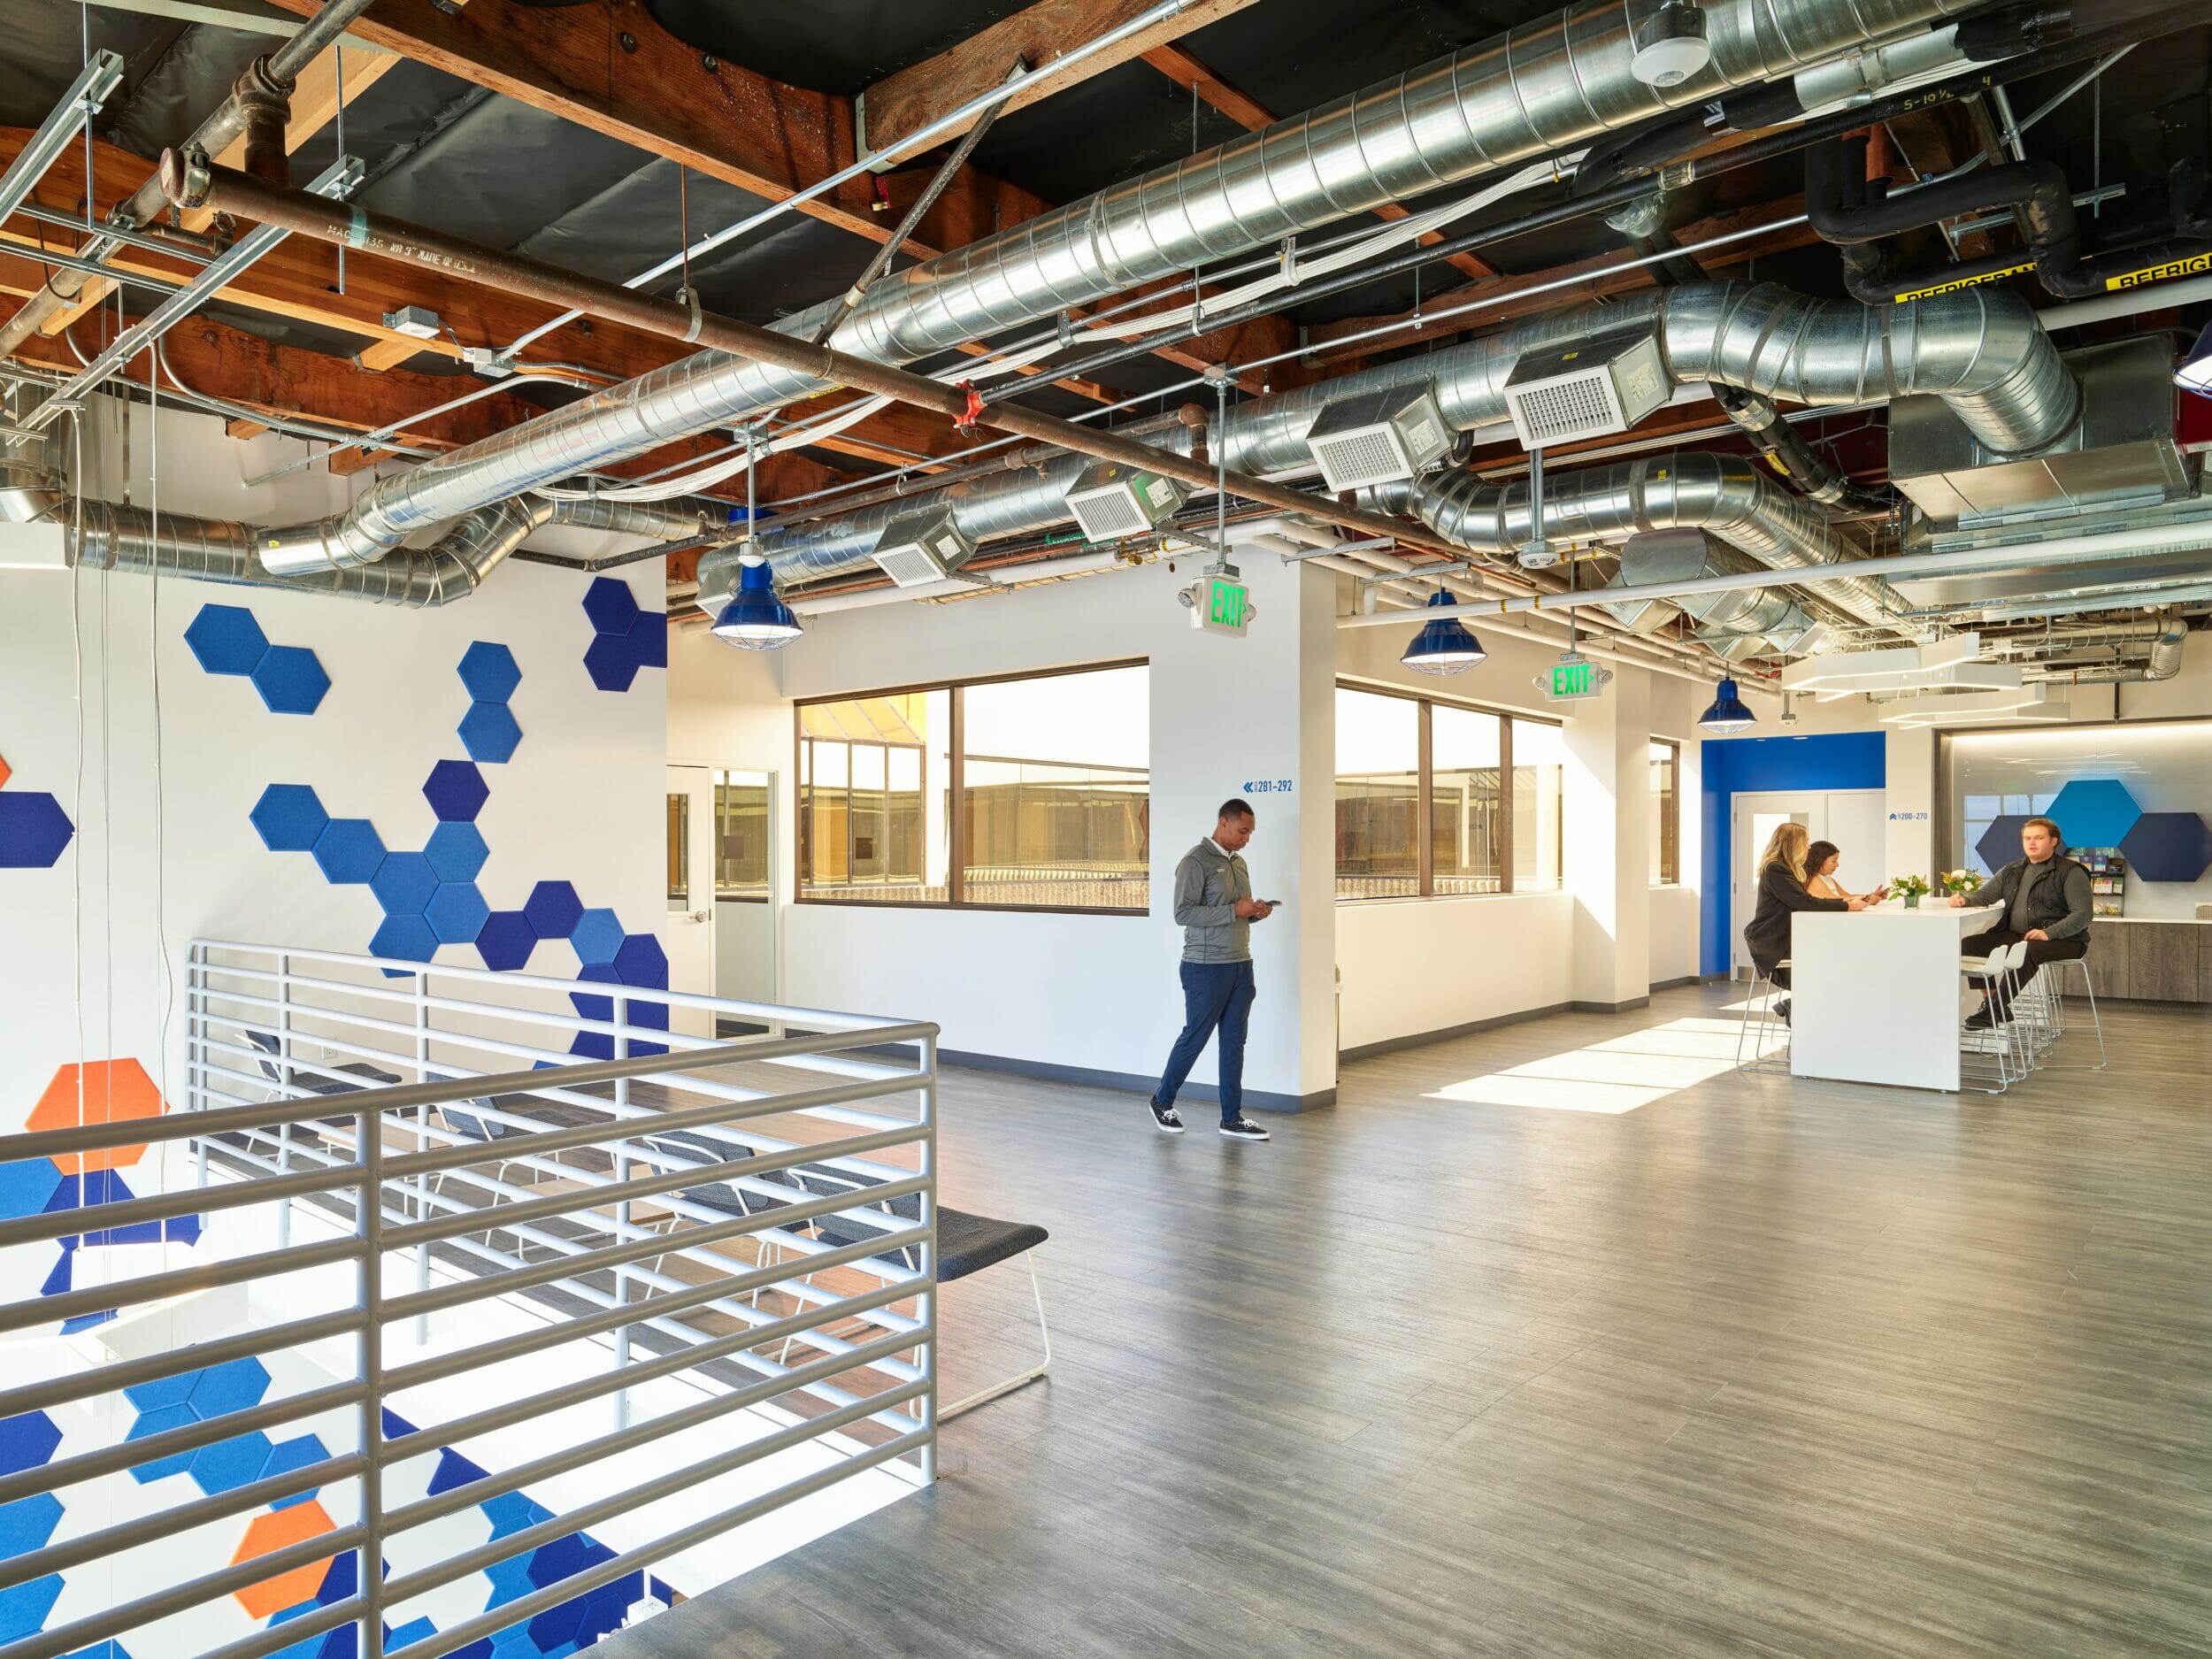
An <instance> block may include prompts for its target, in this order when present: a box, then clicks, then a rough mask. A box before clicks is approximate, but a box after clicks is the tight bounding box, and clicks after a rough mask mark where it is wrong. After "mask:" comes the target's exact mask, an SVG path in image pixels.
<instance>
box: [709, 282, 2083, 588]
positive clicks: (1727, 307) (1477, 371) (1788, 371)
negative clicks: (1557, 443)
mask: <svg viewBox="0 0 2212 1659" xmlns="http://www.w3.org/2000/svg"><path fill="white" fill-rule="evenodd" d="M1632 328H1640V329H1644V330H1647V331H1648V333H1649V334H1650V336H1651V339H1652V340H1653V342H1654V343H1655V346H1656V348H1657V351H1658V364H1659V366H1660V368H1661V370H1662V372H1663V373H1664V375H1665V377H1666V379H1667V380H1668V382H1669V383H1670V384H1671V385H1676V386H1681V385H1693V384H1698V383H1701V382H1703V383H1716V384H1720V385H1724V386H1733V387H1739V388H1742V389H1744V390H1746V391H1747V392H1752V393H1755V394H1756V395H1757V396H1760V397H1762V398H1779V399H1782V400H1784V401H1786V402H1790V403H1805V404H1810V405H1822V404H1846V403H1869V402H1877V403H1878V402H1885V401H1887V400H1889V399H1891V398H1896V397H1903V396H1911V395H1915V394H1920V395H1925V396H1928V397H1930V398H1932V399H1933V400H1934V402H1935V406H1936V407H1937V408H1938V409H1939V410H1942V411H1947V412H1948V413H1949V414H1950V415H1952V416H1953V417H1954V418H1955V419H1956V420H1957V422H1958V423H1959V424H1960V426H1962V429H1965V430H1968V431H1970V432H1971V433H1973V434H1976V438H1977V441H1978V442H1983V443H1985V444H1988V445H1990V446H1993V447H1997V448H2001V449H2004V450H2005V451H2006V452H2008V453H2011V452H2018V451H2032V450H2033V449H2037V448H2039V447H2040V446H2042V445H2045V444H2047V443H2051V442H2057V441H2058V440H2059V439H2061V438H2062V437H2063V436H2064V434H2066V433H2067V432H2068V431H2069V429H2070V427H2071V426H2073V424H2074V421H2075V419H2076V416H2077V413H2078V410H2079V407H2080V393H2079V389H2078V388H2077V387H2076V385H2075V383H2074V380H2073V379H2072V377H2071V376H2070V374H2069V373H2067V371H2066V368H2065V365H2063V364H2062V362H2061V360H2060V357H2059V353H2058V350H2057V349H2056V348H2055V347H2054V346H2053V345H2052V344H2051V342H2050V338H2049V336H2048V335H2047V334H2044V332H2043V331H2042V330H2041V329H2040V328H2039V327H2038V326H2036V322H2035V318H2034V315H2033V313H2032V311H2029V309H2028V307H2027V306H2026V305H2025V304H2024V303H2022V302H2021V301H2019V300H2018V299H2016V297H2014V296H2010V295H2007V294H1979V293H1962V294H1957V295H1949V296H1944V297H1943V298H1942V299H1940V300H1936V301H1928V302H1924V303H1920V304H1917V305H1912V306H1887V307H1872V306H1866V305H1862V304H1860V303H1857V302H1856V301H1853V300H1816V299H1809V298H1807V297H1806V296H1803V295H1801V294H1793V293H1792V292H1791V291H1790V290H1788V289H1786V288H1777V287H1775V286H1773V285H1772V284H1769V283H1756V284H1753V283H1740V282H1710V283H1701V284H1697V285H1694V286H1690V287H1685V288H1670V289H1664V290H1660V291H1656V292H1652V293H1645V294H1638V295H1633V296H1627V297H1625V298H1624V299H1622V300H1620V301H1618V302H1617V303H1612V304H1609V305H1603V306H1594V307H1589V308H1586V309H1584V310H1580V311H1572V312H1569V313H1567V314H1565V315H1563V316H1559V317H1551V318H1544V319H1538V320H1536V321H1532V322H1528V323H1524V324H1521V325H1519V326H1516V327H1513V328H1509V329H1506V330H1503V331H1502V332H1501V333H1498V334H1491V335H1486V336H1485V337H1484V338H1482V339H1479V340H1475V341H1471V342H1467V343H1466V344H1463V345H1460V346H1455V347H1453V348H1451V349H1448V350H1443V351H1437V352H1433V353H1429V354H1426V355H1424V356H1419V357H1409V358H1404V359H1402V360H1400V361H1398V362H1394V363H1390V364H1386V365H1382V366H1381V367H1379V368H1375V369H1371V370H1368V371H1365V372H1364V373H1358V374H1350V375H1345V376H1342V377H1340V378H1339V379H1336V380H1325V381H1321V382H1318V383H1317V384H1315V385H1312V386H1307V387H1301V388H1297V389H1296V390H1294V391H1290V392H1286V393H1283V394H1281V395H1279V396H1274V397H1269V398H1262V399H1259V400H1257V401H1256V402H1253V403H1247V404H1245V405H1243V406H1241V407H1240V408H1234V409H1232V410H1230V411H1228V414H1227V416H1226V418H1225V419H1224V420H1221V421H1217V422H1216V423H1214V425H1213V426H1212V427H1210V429H1209V433H1208V440H1207V441H1208V442H1209V444H1210V445H1211V446H1214V447H1215V448H1214V452H1215V453H1217V455H1218V457H1220V458H1221V460H1222V461H1223V462H1224V463H1225V465H1227V466H1228V467H1229V468H1230V469H1231V470H1233V471H1237V472H1250V473H1256V474H1258V475H1261V476H1270V475H1277V474H1282V473H1285V472H1292V471H1300V470H1310V469H1311V467H1312V466H1313V465H1314V461H1313V457H1312V452H1311V449H1310V447H1309V445H1308V442H1307V435H1308V434H1309V433H1310V431H1311V430H1312V429H1313V427H1314V425H1315V423H1316V422H1317V420H1319V419H1320V418H1321V416H1322V414H1323V412H1324V411H1325V410H1327V409H1328V408H1330V407H1331V406H1333V405H1340V404H1342V403H1346V402H1347V401H1348V400H1352V399H1358V398H1371V397H1374V396H1379V395H1381V394H1384V393H1387V392H1390V391H1393V390H1398V389H1402V388H1409V387H1413V386H1417V385H1419V386H1425V387H1427V388H1430V389H1431V391H1432V396H1433V401H1434V405H1435V407H1436V408H1437V409H1438V411H1440V413H1441V415H1442V418H1443V419H1444V421H1445V423H1446V424H1447V425H1448V426H1450V427H1451V428H1452V429H1453V430H1454V431H1456V432H1466V431H1471V430H1474V429H1477V428H1480V427H1487V426H1502V424H1503V423H1504V422H1505V421H1506V420H1507V419H1508V417H1509V409H1510V401H1509V400H1510V397H1511V396H1512V388H1511V386H1510V384H1509V383H1510V382H1511V380H1512V377H1513V373H1514V371H1515V369H1516V368H1517V365H1519V364H1520V363H1521V362H1522V361H1523V359H1524V358H1525V357H1528V356H1529V354H1531V353H1532V352H1537V353H1545V354H1550V355H1556V354H1558V353H1561V352H1563V351H1566V350H1570V349H1572V348H1573V346H1574V344H1575V342H1578V341H1582V340H1586V339H1592V338H1614V337H1617V336H1618V335H1620V334H1622V333H1623V331H1624V330H1627V329H1632ZM1145 441H1146V442H1151V443H1154V444H1155V445H1156V447H1162V448H1166V449H1173V450H1174V451H1176V452H1178V453H1187V452H1188V450H1189V448H1190V440H1189V435H1188V434H1187V432H1170V433H1168V434H1149V435H1148V437H1147V438H1146V440H1145ZM1083 466H1084V463H1083V462H1082V460H1081V457H1062V458H1061V459H1060V460H1057V461H1052V462H1048V463H1045V464H1044V465H1042V466H1041V467H1040V468H1039V469H1038V470H1037V471H1036V472H1033V473H1028V474H1024V473H1009V474H1006V475H1004V476H1002V477H999V478H995V479H991V480H981V481H977V482H974V483H972V484H966V485H960V486H953V487H949V488H947V489H946V490H945V491H943V492H941V494H940V493H932V492H918V493H917V494H916V495H913V496H910V497H908V498H906V499H905V500H903V501H902V502H899V503H887V504H885V505H882V506H879V507H877V508H875V509H872V510H869V511H863V512H858V513H854V514H850V515H849V516H848V517H846V518H840V519H834V520H830V521H827V522H825V523H822V524H818V525H810V526H807V527H806V528H805V529H803V530H800V531H797V532H795V533H793V534H787V535H778V534H774V533H771V534H768V535H765V536H764V537H763V538H762V545H763V546H764V548H765V549H767V551H768V552H769V555H770V563H771V564H772V565H773V567H774V569H775V572H776V576H777V580H779V581H782V582H801V581H808V580H817V579H819V578H822V577H827V576H833V575H838V574H841V573H843V572H847V571H849V570H854V569H857V568H859V567H860V566H862V565H864V564H865V563H866V562H867V558H868V554H869V549H871V548H872V546H873V542H874V538H875V537H876V536H877V535H878V534H879V533H880V532H881V531H882V529H883V527H884V526H885V525H887V523H888V522H889V521H890V519H891V518H895V517H896V516H898V515H899V514H901V513H902V512H906V511H911V510H912V509H913V507H914V506H915V505H916V504H917V503H921V502H925V501H933V500H937V499H942V501H943V502H944V504H946V506H947V507H948V508H949V511H951V513H952V514H953V517H954V518H955V520H956V522H957V523H958V525H959V526H960V528H961V530H962V531H963V533H964V534H966V535H967V536H968V537H969V538H970V539H971V540H973V541H989V540H991V539H994V538H995V537H1002V536H1007V535H1013V534H1023V533H1025V532H1029V531H1033V530H1038V529H1042V528H1045V527H1047V526H1051V525H1055V524H1061V523H1065V522H1067V521H1069V520H1070V519H1071V518H1072V517H1073V515H1072V513H1071V511H1069V510H1068V508H1067V506H1066V504H1065V501H1064V497H1065V495H1066V494H1067V492H1068V490H1069V489H1070V488H1072V487H1073V484H1074V480H1075V479H1076V477H1077V475H1078V474H1079V472H1081V471H1082V470H1083ZM1745 476H1746V477H1747V478H1752V479H1761V480H1763V475H1762V474H1759V473H1757V472H1753V471H1750V470H1749V469H1748V468H1747V469H1745ZM1383 488H1384V491H1385V492H1386V493H1385V494H1384V495H1382V496H1380V497H1379V499H1383V500H1385V501H1387V500H1389V499H1390V497H1389V495H1388V494H1387V491H1388V490H1389V489H1390V488H1392V487H1389V486H1385V487H1383ZM1766 488H1767V489H1768V491H1769V492H1770V494H1771V495H1774V496H1775V497H1776V498H1777V499H1778V500H1791V501H1793V502H1794V506H1795V509H1796V511H1791V510H1790V509H1787V508H1785V507H1782V506H1779V505H1778V506H1776V507H1775V508H1774V509H1773V510H1772V513H1771V514H1770V516H1772V517H1775V518H1783V517H1788V518H1791V519H1792V520H1793V522H1794V523H1795V524H1796V525H1797V526H1798V529H1797V531H1796V534H1799V535H1800V536H1801V537H1804V536H1814V537H1816V539H1817V540H1818V541H1820V542H1821V543H1822V544H1823V545H1825V546H1833V545H1834V543H1833V537H1832V532H1830V531H1829V529H1828V525H1827V520H1826V518H1825V516H1824V514H1822V513H1821V512H1820V511H1819V510H1818V508H1817V507H1815V506H1812V505H1810V504H1809V503H1804V502H1802V501H1801V500H1796V499H1795V498H1791V497H1787V495H1786V492H1784V491H1782V490H1780V489H1779V488H1776V487H1774V486H1772V485H1771V484H1770V483H1768V484H1767V485H1766ZM734 569H735V565H734V561H733V557H714V556H710V557H708V558H707V559H706V560H704V561H703V563H702V566H701V571H700V586H701V590H702V591H703V592H704V593H710V594H711V593H719V592H722V591H725V590H726V588H727V587H728V585H729V584H730V583H731V582H732V581H733V580H734V575H733V572H734ZM1865 597H1866V599H1867V601H1868V603H1870V605H1873V604H1877V603H1878V602H1876V601H1875V599H1874V597H1873V596H1872V595H1865Z"/></svg>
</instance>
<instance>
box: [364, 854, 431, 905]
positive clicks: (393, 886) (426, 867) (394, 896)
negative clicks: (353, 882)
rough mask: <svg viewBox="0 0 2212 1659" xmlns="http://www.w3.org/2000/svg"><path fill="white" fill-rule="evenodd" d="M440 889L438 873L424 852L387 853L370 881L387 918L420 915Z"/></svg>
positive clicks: (370, 885) (371, 890)
mask: <svg viewBox="0 0 2212 1659" xmlns="http://www.w3.org/2000/svg"><path fill="white" fill-rule="evenodd" d="M437 890H438V872H436V871H435V870H434V869H432V868H431V867H430V860H429V859H428V858H426V856H423V855H422V854H421V853H386V854H385V855H384V862H383V863H382V864H379V865H378V866H377V867H376V874H375V875H374V876H373V877H371V878H370V879H369V891H370V892H372V893H373V894H375V895H376V902H378V903H379V904H380V905H382V906H383V907H384V913H385V914H386V915H387V916H420V915H421V914H422V912H423V907H424V906H426V905H427V904H428V903H429V902H430V895H432V894H434V893H435V892H436V891H437Z"/></svg>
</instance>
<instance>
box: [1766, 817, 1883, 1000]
mask: <svg viewBox="0 0 2212 1659" xmlns="http://www.w3.org/2000/svg"><path fill="white" fill-rule="evenodd" d="M1808 845H1809V838H1808V837H1807V835H1806V833H1805V826H1803V825H1802V824H1796V823H1790V824H1784V825H1781V826H1778V828H1777V829H1776V830H1775V832H1774V833H1773V834H1772V835H1771V836H1770V837H1768V839H1767V845H1766V850H1765V851H1764V852H1763V853H1761V854H1760V855H1759V902H1758V907H1757V908H1756V909H1755V910H1753V911H1752V913H1751V919H1750V920H1749V921H1748V922H1747V923H1745V924H1744V930H1743V942H1744V947H1745V949H1747V950H1749V951H1750V952H1751V964H1752V966H1754V967H1755V968H1756V969H1758V971H1759V972H1760V974H1761V976H1762V977H1763V978H1765V979H1771V980H1773V981H1774V983H1775V984H1777V985H1778V986H1780V987H1783V988H1784V989H1785V990H1786V989H1787V988H1788V987H1789V983H1790V971H1789V970H1788V969H1787V968H1785V967H1781V966H1779V965H1778V964H1780V962H1781V961H1782V959H1783V958H1784V957H1786V956H1788V955H1789V949H1790V918H1791V917H1792V916H1793V915H1794V914H1796V913H1797V912H1798V911H1799V910H1864V909H1865V908H1866V901H1865V900H1864V899H1819V898H1815V897H1814V896H1813V895H1811V894H1809V893H1808V892H1806V891H1805V854H1806V851H1807V849H1808ZM1775 1011H1776V1012H1777V1013H1778V1014H1779V1015H1781V1017H1782V1018H1783V1019H1785V1020H1787V1019H1788V1018H1789V1017H1790V1005H1789V1002H1788V1001H1787V1000H1786V999H1785V1000H1784V1001H1782V1002H1778V1003H1777V1004H1775Z"/></svg>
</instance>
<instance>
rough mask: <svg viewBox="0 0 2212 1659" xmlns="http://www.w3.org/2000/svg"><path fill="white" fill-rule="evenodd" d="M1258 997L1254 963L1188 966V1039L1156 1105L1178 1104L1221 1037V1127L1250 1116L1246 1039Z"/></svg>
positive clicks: (1172, 1059)
mask: <svg viewBox="0 0 2212 1659" xmlns="http://www.w3.org/2000/svg"><path fill="white" fill-rule="evenodd" d="M1256 995H1258V992H1257V989H1256V987H1255V986H1254V984H1253V980H1252V964H1250V963H1248V962H1186V963H1185V964H1183V1034H1182V1035H1181V1036H1179V1037H1178V1038H1177V1039H1176V1040H1175V1048H1174V1049H1173V1051H1172V1052H1171V1053H1170V1054H1169V1056H1168V1057H1167V1071H1165V1072H1164V1073H1163V1074H1162V1076H1161V1078H1160V1087H1159V1090H1158V1092H1157V1093H1156V1094H1154V1095H1153V1097H1152V1098H1153V1099H1155V1100H1156V1101H1158V1102H1160V1104H1161V1105H1163V1106H1172V1105H1174V1104H1175V1096H1176V1094H1178V1093H1179V1091H1180V1090H1181V1088H1182V1087H1183V1081H1184V1079H1186V1078H1187V1077H1189V1076H1190V1069H1191V1067H1193V1066H1194V1065H1196V1064H1198V1056H1199V1054H1200V1052H1201V1051H1202V1049H1203V1048H1205V1046H1206V1039H1207V1038H1209V1037H1210V1036H1212V1035H1213V1034H1214V1033H1215V1032H1216V1031H1217V1030H1218V1031H1219V1032H1220V1033H1221V1051H1220V1054H1221V1121H1222V1122H1223V1123H1225V1124H1228V1123H1234V1122H1235V1121H1236V1120H1237V1119H1238V1118H1241V1117H1243V1116H1244V1033H1245V1028H1246V1026H1247V1025H1249V1024H1250V1023H1251V1018H1252V999H1253V997H1254V996H1256Z"/></svg>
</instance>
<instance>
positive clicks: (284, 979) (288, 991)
mask: <svg viewBox="0 0 2212 1659" xmlns="http://www.w3.org/2000/svg"><path fill="white" fill-rule="evenodd" d="M276 965H277V1017H276V1045H277V1084H278V1087H280V1088H281V1089H282V1090H283V1092H284V1098H285V1099H286V1100H287V1101H289V1100H291V1099H292V958H291V956H290V955H289V954H288V952H285V951H279V952H278V953H277V959H276ZM277 1168H278V1169H279V1170H280V1171H283V1172H284V1173H286V1174H290V1173H291V1171H292V1125H290V1124H288V1123H283V1124H279V1125H277ZM291 1242H292V1201H291V1200H290V1199H286V1200H285V1201H284V1203H283V1206H282V1208H280V1210H278V1211H277V1248H278V1249H280V1250H281V1249H284V1248H288V1246H289V1245H290V1244H291Z"/></svg>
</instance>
